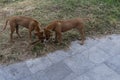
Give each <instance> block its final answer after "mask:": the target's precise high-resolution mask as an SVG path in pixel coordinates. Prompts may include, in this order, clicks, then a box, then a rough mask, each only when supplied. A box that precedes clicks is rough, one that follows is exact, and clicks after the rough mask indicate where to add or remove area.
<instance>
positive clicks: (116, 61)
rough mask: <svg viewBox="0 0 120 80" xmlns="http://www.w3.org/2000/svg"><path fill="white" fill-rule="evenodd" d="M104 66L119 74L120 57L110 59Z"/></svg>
mask: <svg viewBox="0 0 120 80" xmlns="http://www.w3.org/2000/svg"><path fill="white" fill-rule="evenodd" d="M105 64H106V65H107V66H108V67H110V68H111V69H113V70H114V71H116V72H117V73H119V74H120V55H118V56H115V57H112V58H110V59H109V60H107V61H106V62H105Z"/></svg>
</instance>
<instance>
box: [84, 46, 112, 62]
mask: <svg viewBox="0 0 120 80" xmlns="http://www.w3.org/2000/svg"><path fill="white" fill-rule="evenodd" d="M82 54H83V55H84V56H86V57H88V59H89V60H90V61H91V62H93V63H95V64H100V63H102V62H104V61H105V60H106V59H108V58H109V57H110V55H108V54H107V53H105V52H104V51H103V50H101V49H99V48H98V47H95V46H94V47H92V48H90V49H89V50H87V51H85V52H83V53H82Z"/></svg>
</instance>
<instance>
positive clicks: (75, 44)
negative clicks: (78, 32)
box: [70, 41, 87, 55]
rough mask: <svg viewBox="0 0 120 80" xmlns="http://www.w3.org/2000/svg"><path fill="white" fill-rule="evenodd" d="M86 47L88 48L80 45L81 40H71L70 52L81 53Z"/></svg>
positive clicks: (72, 53)
mask: <svg viewBox="0 0 120 80" xmlns="http://www.w3.org/2000/svg"><path fill="white" fill-rule="evenodd" d="M86 49H87V47H85V46H83V45H80V44H79V41H74V42H71V46H70V51H71V53H70V54H71V55H74V54H80V53H82V52H83V51H85V50H86Z"/></svg>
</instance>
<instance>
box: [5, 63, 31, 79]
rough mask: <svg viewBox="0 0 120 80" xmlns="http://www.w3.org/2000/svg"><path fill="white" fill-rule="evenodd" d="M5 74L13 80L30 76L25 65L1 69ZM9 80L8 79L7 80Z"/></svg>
mask: <svg viewBox="0 0 120 80" xmlns="http://www.w3.org/2000/svg"><path fill="white" fill-rule="evenodd" d="M3 70H4V71H5V72H6V74H9V75H10V77H12V78H13V79H15V80H16V79H20V78H23V77H26V76H28V75H30V74H31V72H30V71H29V69H28V67H27V65H26V64H25V63H17V64H12V65H9V66H6V67H4V68H3ZM8 80H9V79H8Z"/></svg>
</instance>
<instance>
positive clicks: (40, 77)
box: [32, 71, 56, 80]
mask: <svg viewBox="0 0 120 80" xmlns="http://www.w3.org/2000/svg"><path fill="white" fill-rule="evenodd" d="M55 74H56V73H55ZM32 76H33V78H34V80H50V79H49V78H48V77H47V75H46V73H45V72H44V71H39V72H37V73H35V74H33V75H32Z"/></svg>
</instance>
